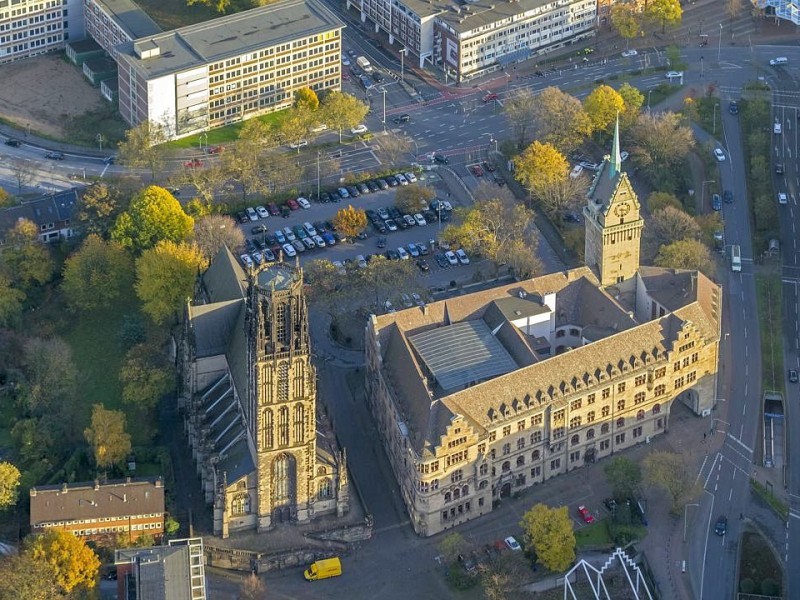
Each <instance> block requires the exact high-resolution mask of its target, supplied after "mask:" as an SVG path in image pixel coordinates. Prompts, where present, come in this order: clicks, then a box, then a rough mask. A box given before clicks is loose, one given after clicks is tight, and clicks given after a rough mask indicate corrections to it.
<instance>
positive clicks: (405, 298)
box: [400, 294, 414, 308]
mask: <svg viewBox="0 0 800 600" xmlns="http://www.w3.org/2000/svg"><path fill="white" fill-rule="evenodd" d="M400 304H402V305H403V307H404V308H411V307H412V306H414V302H413V301H412V300H411V296H409V295H408V294H400Z"/></svg>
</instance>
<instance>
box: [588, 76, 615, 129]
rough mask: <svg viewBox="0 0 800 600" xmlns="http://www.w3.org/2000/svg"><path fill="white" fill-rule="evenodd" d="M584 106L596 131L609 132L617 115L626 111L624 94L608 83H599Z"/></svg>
mask: <svg viewBox="0 0 800 600" xmlns="http://www.w3.org/2000/svg"><path fill="white" fill-rule="evenodd" d="M583 108H584V110H585V111H586V114H587V115H588V116H589V121H591V123H592V129H594V130H595V131H603V132H609V131H610V129H611V127H612V126H613V125H614V123H615V122H616V118H617V115H619V114H622V113H623V112H624V111H625V100H624V99H623V97H622V95H621V94H620V93H619V92H617V90H615V89H614V88H612V87H611V86H608V85H599V86H597V87H596V88H594V90H592V93H590V94H589V95H588V96H586V100H584V101H583Z"/></svg>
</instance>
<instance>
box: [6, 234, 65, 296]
mask: <svg viewBox="0 0 800 600" xmlns="http://www.w3.org/2000/svg"><path fill="white" fill-rule="evenodd" d="M54 271H55V264H54V262H53V258H52V256H51V255H50V247H49V246H48V245H47V244H43V243H42V242H41V241H40V240H39V228H38V227H37V226H36V224H35V223H34V222H33V221H29V220H28V219H20V220H18V221H17V222H16V223H15V224H14V227H13V228H12V229H10V230H9V231H8V232H7V233H6V244H5V247H4V248H3V252H2V253H0V273H2V274H4V275H5V276H6V277H7V278H8V279H9V280H10V281H11V285H13V286H14V287H15V288H17V289H19V290H21V291H23V292H26V293H27V292H30V291H31V290H32V289H33V288H35V287H37V286H40V285H42V284H45V283H47V282H48V281H50V278H51V277H52V276H53V272H54Z"/></svg>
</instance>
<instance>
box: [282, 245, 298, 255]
mask: <svg viewBox="0 0 800 600" xmlns="http://www.w3.org/2000/svg"><path fill="white" fill-rule="evenodd" d="M281 248H283V253H284V254H285V255H286V256H288V257H289V258H294V257H295V256H297V250H295V249H294V246H293V245H292V244H284V245H283V246H281Z"/></svg>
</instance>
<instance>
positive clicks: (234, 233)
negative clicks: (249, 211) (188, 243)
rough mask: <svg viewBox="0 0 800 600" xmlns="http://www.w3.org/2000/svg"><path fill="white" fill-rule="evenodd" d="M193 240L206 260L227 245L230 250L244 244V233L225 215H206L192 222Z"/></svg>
mask: <svg viewBox="0 0 800 600" xmlns="http://www.w3.org/2000/svg"><path fill="white" fill-rule="evenodd" d="M194 241H195V243H196V244H197V248H198V250H200V253H201V254H202V255H203V258H205V259H206V261H210V260H211V259H212V258H214V257H215V256H216V255H217V253H218V252H219V251H220V250H222V247H223V246H227V247H228V248H229V249H230V250H231V251H235V250H236V249H237V248H241V247H242V246H244V234H243V233H242V230H241V229H240V228H239V226H238V225H237V223H236V221H234V220H233V219H231V218H230V217H228V216H225V215H208V216H206V217H203V218H201V219H198V220H197V221H196V222H195V224H194Z"/></svg>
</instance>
